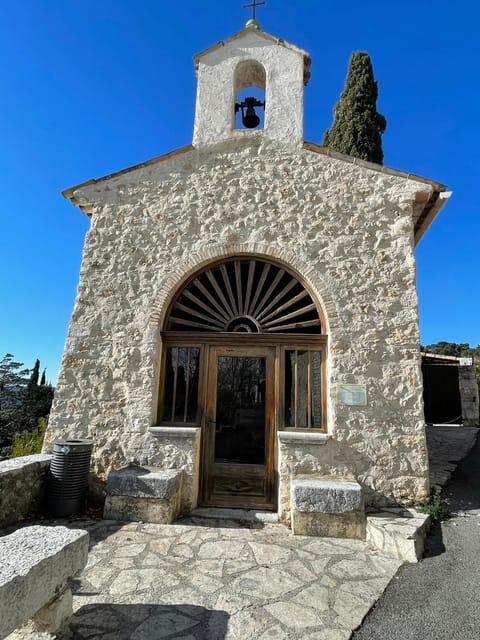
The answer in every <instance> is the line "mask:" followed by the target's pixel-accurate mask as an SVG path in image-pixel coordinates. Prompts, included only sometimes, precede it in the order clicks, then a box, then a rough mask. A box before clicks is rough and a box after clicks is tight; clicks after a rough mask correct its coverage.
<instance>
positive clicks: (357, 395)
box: [337, 384, 367, 407]
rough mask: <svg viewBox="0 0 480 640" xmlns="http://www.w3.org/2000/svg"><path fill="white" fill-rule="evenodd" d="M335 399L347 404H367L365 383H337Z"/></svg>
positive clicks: (363, 405)
mask: <svg viewBox="0 0 480 640" xmlns="http://www.w3.org/2000/svg"><path fill="white" fill-rule="evenodd" d="M337 401H338V402H341V403H342V404H346V405H349V406H362V407H365V406H366V405H367V386H366V385H365V384H337Z"/></svg>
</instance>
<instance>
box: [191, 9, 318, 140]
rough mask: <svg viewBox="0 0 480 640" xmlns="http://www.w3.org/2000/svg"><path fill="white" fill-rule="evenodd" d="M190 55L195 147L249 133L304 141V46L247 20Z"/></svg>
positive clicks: (307, 66) (306, 73) (307, 69)
mask: <svg viewBox="0 0 480 640" xmlns="http://www.w3.org/2000/svg"><path fill="white" fill-rule="evenodd" d="M194 60H195V68H196V72H197V78H198V84H197V99H196V108H195V126H194V132H193V145H194V146H195V147H198V148H200V147H206V146H208V145H212V144H217V143H219V142H223V141H226V140H229V139H235V138H242V137H248V136H252V135H253V136H264V137H265V138H267V139H269V140H276V141H278V142H282V143H284V144H289V145H293V146H300V145H301V144H302V143H303V90H304V86H305V85H306V84H307V82H308V79H309V77H310V57H309V55H308V53H307V52H306V51H303V50H302V49H299V48H298V47H296V46H294V45H292V44H289V43H287V42H285V41H284V40H282V39H280V38H276V37H274V36H271V35H269V34H267V33H265V32H263V31H261V30H260V25H259V23H258V22H257V21H256V20H249V21H248V22H247V24H246V25H245V28H244V29H243V30H242V31H240V32H239V33H237V34H235V35H234V36H232V37H230V38H228V39H227V40H224V41H222V42H219V43H218V44H216V45H215V46H213V47H210V48H209V49H207V50H206V51H204V52H203V53H200V54H198V55H197V56H195V58H194ZM247 89H248V90H247ZM245 90H247V91H246V96H245V95H244V94H245ZM250 91H251V94H250ZM259 94H260V96H261V97H260V98H259V97H258V95H259ZM239 116H240V117H239Z"/></svg>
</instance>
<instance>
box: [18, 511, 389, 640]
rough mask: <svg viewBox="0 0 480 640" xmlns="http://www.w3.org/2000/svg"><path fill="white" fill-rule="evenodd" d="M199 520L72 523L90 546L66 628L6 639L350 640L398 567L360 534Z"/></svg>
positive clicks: (22, 634)
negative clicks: (298, 532) (346, 536)
mask: <svg viewBox="0 0 480 640" xmlns="http://www.w3.org/2000/svg"><path fill="white" fill-rule="evenodd" d="M202 523H203V524H208V526H202V525H201V524H200V522H199V521H195V519H188V520H186V521H184V523H182V524H177V525H170V526H169V525H152V524H141V523H131V524H121V523H118V522H114V521H77V522H76V523H75V526H78V527H84V528H86V529H88V530H89V531H90V535H91V543H92V548H91V551H90V554H89V561H88V564H87V567H86V568H85V570H84V572H83V573H82V576H81V577H80V578H79V579H78V580H77V581H76V583H75V585H74V586H73V591H74V610H75V611H76V613H75V615H74V617H73V618H72V619H71V620H70V624H69V628H68V629H65V630H64V631H62V632H60V633H57V635H56V636H52V635H49V634H41V633H36V634H35V633H33V634H32V633H31V632H29V631H28V630H27V629H25V630H24V631H23V632H22V631H17V632H15V633H14V634H11V636H9V638H10V640H13V639H14V638H18V639H19V638H26V637H28V638H32V637H37V638H52V637H56V638H58V640H94V639H97V638H98V639H100V638H102V639H103V640H123V639H125V640H126V639H131V640H154V639H156V638H165V639H170V638H182V639H184V640H199V639H205V640H206V639H212V640H223V639H232V640H233V639H235V640H237V639H238V640H240V639H241V640H247V639H249V638H255V639H258V640H280V639H292V640H293V639H300V638H301V639H302V640H347V639H348V638H349V637H350V634H351V632H352V630H353V629H355V628H356V627H357V626H358V625H359V624H360V623H361V621H362V620H363V618H364V616H365V615H366V614H367V612H368V611H369V609H370V607H371V606H372V605H373V603H374V602H375V601H376V600H377V599H378V598H379V596H380V595H381V594H382V592H383V590H384V589H385V587H386V585H387V584H388V582H390V580H391V579H392V577H393V575H394V574H395V572H396V571H397V569H398V567H399V565H400V562H399V561H397V560H392V559H391V558H387V557H385V556H382V555H381V554H379V553H375V552H372V551H371V550H369V549H368V547H367V545H366V543H365V542H362V541H354V540H338V539H326V538H309V537H304V536H293V535H292V534H291V532H290V531H289V530H288V529H286V528H285V527H283V526H282V525H275V524H265V525H264V524H258V525H257V524H254V523H245V525H246V526H241V525H238V524H235V523H234V522H233V521H226V522H225V521H213V520H212V521H202ZM220 525H222V526H220ZM225 525H228V526H225ZM257 526H260V527H261V528H251V527H257Z"/></svg>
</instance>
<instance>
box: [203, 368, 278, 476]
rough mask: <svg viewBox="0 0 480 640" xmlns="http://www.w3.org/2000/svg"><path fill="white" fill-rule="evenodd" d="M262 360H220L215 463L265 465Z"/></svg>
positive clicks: (263, 373) (263, 370)
mask: <svg viewBox="0 0 480 640" xmlns="http://www.w3.org/2000/svg"><path fill="white" fill-rule="evenodd" d="M265 370H266V361H265V358H261V357H260V358H257V357H255V358H252V357H250V358H246V357H240V356H219V357H218V373H217V405H216V424H215V462H231V463H236V464H242V463H243V464H264V463H265Z"/></svg>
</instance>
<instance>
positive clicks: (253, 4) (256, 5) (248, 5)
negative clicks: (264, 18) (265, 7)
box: [243, 0, 267, 20]
mask: <svg viewBox="0 0 480 640" xmlns="http://www.w3.org/2000/svg"><path fill="white" fill-rule="evenodd" d="M262 4H267V3H266V2H257V0H253V2H252V4H244V5H243V8H244V9H250V7H251V8H252V9H253V16H252V18H253V19H254V20H256V19H257V7H259V6H260V5H262Z"/></svg>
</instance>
